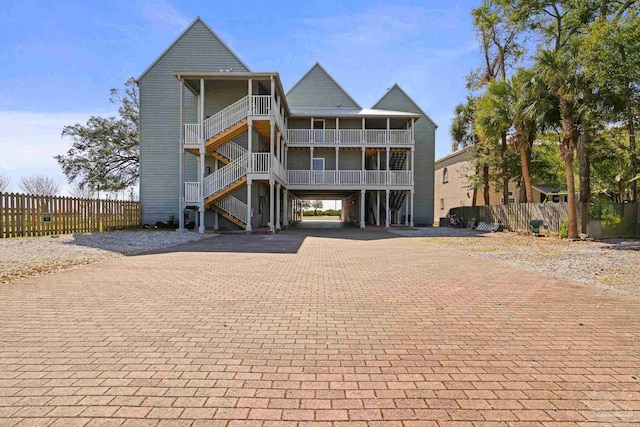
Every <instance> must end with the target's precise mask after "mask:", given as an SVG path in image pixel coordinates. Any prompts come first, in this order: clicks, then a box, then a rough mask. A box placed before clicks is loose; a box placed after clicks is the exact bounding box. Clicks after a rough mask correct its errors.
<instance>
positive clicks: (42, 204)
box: [0, 193, 142, 238]
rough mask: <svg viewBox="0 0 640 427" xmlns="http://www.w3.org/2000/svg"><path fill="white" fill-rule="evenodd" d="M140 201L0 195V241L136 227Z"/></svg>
mask: <svg viewBox="0 0 640 427" xmlns="http://www.w3.org/2000/svg"><path fill="white" fill-rule="evenodd" d="M141 211H142V210H141V209H140V202H128V201H118V200H99V199H76V198H73V197H52V196H32V195H28V194H17V193H16V194H14V193H5V194H0V238H6V237H26V236H45V235H52V234H68V233H87V232H92V231H103V230H114V229H119V228H129V227H136V226H139V225H140V223H141Z"/></svg>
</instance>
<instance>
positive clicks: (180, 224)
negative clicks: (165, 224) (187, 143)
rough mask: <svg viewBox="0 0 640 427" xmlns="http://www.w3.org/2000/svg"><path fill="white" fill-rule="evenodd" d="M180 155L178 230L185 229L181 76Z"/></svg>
mask: <svg viewBox="0 0 640 427" xmlns="http://www.w3.org/2000/svg"><path fill="white" fill-rule="evenodd" d="M179 146H180V157H179V162H180V165H179V170H180V173H179V175H180V178H179V180H180V181H179V183H178V185H179V186H180V188H179V192H178V194H179V195H180V199H179V200H178V230H180V231H184V80H182V77H180V144H179Z"/></svg>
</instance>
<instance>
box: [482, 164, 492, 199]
mask: <svg viewBox="0 0 640 427" xmlns="http://www.w3.org/2000/svg"><path fill="white" fill-rule="evenodd" d="M482 188H483V195H484V205H485V206H489V205H490V203H491V195H490V194H489V165H483V166H482Z"/></svg>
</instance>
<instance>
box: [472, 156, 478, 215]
mask: <svg viewBox="0 0 640 427" xmlns="http://www.w3.org/2000/svg"><path fill="white" fill-rule="evenodd" d="M479 172H480V168H479V167H478V166H476V176H475V178H476V179H477V177H478V173H479ZM477 182H478V181H475V180H474V184H473V199H472V200H471V207H472V208H475V207H476V206H477V205H478V184H477Z"/></svg>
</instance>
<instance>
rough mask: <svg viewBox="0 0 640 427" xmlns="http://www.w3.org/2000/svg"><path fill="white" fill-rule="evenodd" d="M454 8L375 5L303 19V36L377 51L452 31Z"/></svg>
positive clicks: (458, 13) (455, 19)
mask: <svg viewBox="0 0 640 427" xmlns="http://www.w3.org/2000/svg"><path fill="white" fill-rule="evenodd" d="M461 14H462V11H461V9H460V7H459V6H458V5H455V6H454V7H451V8H448V9H433V8H429V7H411V6H401V5H393V4H388V5H379V6H375V7H372V8H368V9H367V10H365V11H362V12H357V13H353V14H342V15H338V16H335V17H331V18H321V19H305V20H304V21H303V22H304V23H305V24H306V26H307V28H305V30H304V33H306V34H307V35H309V36H310V38H314V37H315V36H317V35H321V34H322V35H324V36H325V39H327V38H328V40H329V41H330V42H332V43H333V44H337V45H339V44H342V43H344V42H347V43H348V44H370V45H376V46H379V47H381V46H382V45H385V44H388V43H395V42H398V41H412V40H410V39H407V37H409V36H416V37H415V39H414V40H413V41H417V40H419V38H420V37H418V36H419V35H420V34H421V33H424V32H427V31H434V30H441V29H446V28H452V27H455V26H456V25H458V24H459V21H460V16H461Z"/></svg>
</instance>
